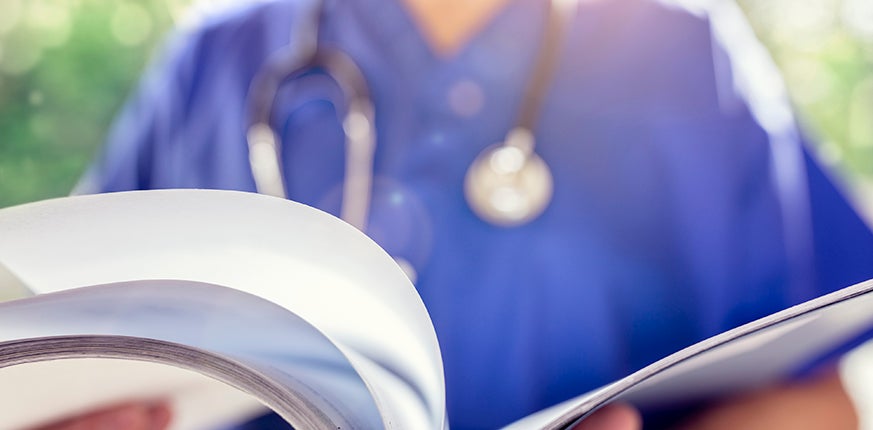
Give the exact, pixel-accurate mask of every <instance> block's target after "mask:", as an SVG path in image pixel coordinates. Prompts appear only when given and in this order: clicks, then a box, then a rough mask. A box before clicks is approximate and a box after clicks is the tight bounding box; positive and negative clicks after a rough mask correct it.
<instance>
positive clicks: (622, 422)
mask: <svg viewBox="0 0 873 430" xmlns="http://www.w3.org/2000/svg"><path fill="white" fill-rule="evenodd" d="M642 428H643V424H642V418H640V413H639V412H637V410H636V409H634V408H632V407H630V406H628V405H625V404H621V403H615V404H611V405H608V406H604V407H603V408H602V409H599V410H598V411H597V412H595V413H593V414H591V416H589V417H588V418H585V420H583V421H582V422H581V423H579V424H577V425H576V427H573V430H640V429H642Z"/></svg>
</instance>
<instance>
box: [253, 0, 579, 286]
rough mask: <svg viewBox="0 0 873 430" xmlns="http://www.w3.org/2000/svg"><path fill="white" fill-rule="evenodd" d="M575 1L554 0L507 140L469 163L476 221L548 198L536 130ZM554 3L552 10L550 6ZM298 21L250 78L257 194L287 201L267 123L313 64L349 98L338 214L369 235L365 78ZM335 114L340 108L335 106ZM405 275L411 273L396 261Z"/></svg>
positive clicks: (533, 208) (495, 220)
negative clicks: (292, 36)
mask: <svg viewBox="0 0 873 430" xmlns="http://www.w3.org/2000/svg"><path fill="white" fill-rule="evenodd" d="M568 1H569V2H572V0H552V3H555V4H554V5H552V4H550V5H549V6H550V9H549V15H548V22H547V23H546V30H547V31H545V32H544V35H543V37H544V39H543V42H542V43H541V48H542V49H541V50H540V53H539V58H538V60H537V61H536V68H535V70H534V73H533V77H532V79H531V81H530V82H529V85H528V87H527V88H526V91H525V93H524V94H523V98H522V104H523V106H522V109H521V111H520V113H519V119H518V121H517V123H516V124H517V125H516V126H515V127H514V128H513V129H511V130H510V132H509V133H507V135H506V138H505V141H504V142H500V143H497V144H494V145H491V146H489V147H486V148H485V149H484V150H483V151H482V152H481V153H480V154H479V155H478V156H477V157H476V159H475V160H473V162H472V164H471V165H470V167H469V168H468V170H467V173H466V176H465V178H464V196H465V198H466V200H467V203H468V205H469V206H470V208H471V209H472V210H473V212H475V213H476V215H478V216H479V217H480V218H481V219H483V220H485V221H487V222H489V223H492V224H494V225H497V226H503V227H512V226H518V225H522V224H525V223H527V222H530V221H532V220H534V219H535V218H537V217H538V216H540V214H542V213H543V211H544V210H545V209H546V207H547V206H548V205H549V202H550V201H551V199H552V188H553V180H552V174H551V171H550V170H549V167H548V166H547V165H546V163H545V161H543V159H542V158H540V157H539V155H537V153H536V151H535V142H534V136H533V133H532V131H531V130H533V129H534V125H535V124H536V119H537V116H538V114H539V110H540V108H541V106H540V105H541V102H542V98H543V96H544V93H545V90H546V89H547V87H548V85H549V81H550V79H551V76H552V72H553V71H554V68H555V66H556V63H557V58H558V49H559V45H560V41H561V40H562V36H563V34H562V32H563V27H564V24H565V22H564V21H565V20H566V19H567V18H568V17H569V16H570V14H569V13H567V12H569V11H570V9H571V8H569V7H567V5H568V4H570V3H568ZM552 6H557V7H552ZM317 9H318V8H316V10H314V11H313V14H314V15H313V17H312V23H311V25H309V26H302V27H301V28H302V29H303V30H301V35H300V39H301V40H303V41H305V42H304V43H302V45H303V48H302V49H296V48H294V47H291V46H289V47H287V48H286V49H282V50H279V51H278V52H276V53H275V54H274V55H273V56H271V57H270V58H269V59H268V61H267V63H266V64H265V65H264V66H263V67H262V68H261V70H259V71H258V73H257V74H256V75H255V77H254V79H253V81H252V86H251V88H250V90H249V92H250V95H249V103H250V109H251V114H250V121H249V124H250V125H249V128H248V130H247V133H246V138H247V140H248V145H249V162H250V165H251V170H252V176H253V177H254V181H255V185H256V187H257V190H258V192H259V193H263V194H269V195H272V196H276V197H282V198H287V197H288V192H287V190H286V189H285V187H286V184H285V180H284V179H285V176H284V174H283V166H282V161H281V160H282V143H281V140H280V139H279V137H278V136H277V135H276V132H275V130H274V129H273V128H272V127H271V126H270V119H271V114H272V112H273V103H274V102H275V98H276V95H277V93H278V89H279V86H280V85H282V84H283V82H285V81H287V80H289V79H290V78H291V77H293V76H295V75H297V74H302V73H303V72H304V71H306V70H308V69H312V68H322V69H324V71H325V72H326V73H327V74H328V75H330V76H331V77H332V78H333V80H334V81H336V83H337V84H338V85H339V86H340V87H341V89H342V92H343V96H344V97H345V99H346V100H347V112H346V115H345V116H344V117H343V118H342V127H343V131H344V133H345V135H346V162H345V164H346V165H345V176H344V183H343V197H342V206H341V208H340V217H341V218H342V219H344V220H345V221H347V222H348V223H349V224H351V225H353V226H355V227H357V228H358V229H359V230H361V231H364V232H366V230H367V222H368V219H367V218H368V215H369V212H370V200H371V194H372V192H373V190H372V187H373V176H374V172H373V157H374V153H375V149H376V130H375V121H374V109H373V104H372V101H371V100H370V94H369V88H368V87H367V82H366V80H365V78H364V76H363V74H362V73H361V71H360V69H359V68H358V67H357V65H356V64H355V62H354V61H353V60H352V59H351V58H350V57H349V56H348V55H346V54H345V53H343V52H342V51H339V50H336V49H329V47H320V46H318V41H317V28H318V25H317V22H318V16H319V13H320V11H319V10H317ZM338 111H339V110H338ZM396 260H397V261H398V263H399V264H400V265H401V266H402V267H403V268H404V270H405V271H406V272H407V274H408V275H409V277H410V279H413V282H414V279H415V270H414V268H413V267H412V265H411V264H409V262H408V261H406V260H404V259H402V258H397V259H396Z"/></svg>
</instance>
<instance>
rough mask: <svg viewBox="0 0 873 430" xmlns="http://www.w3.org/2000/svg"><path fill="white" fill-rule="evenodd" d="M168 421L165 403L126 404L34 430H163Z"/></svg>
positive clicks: (167, 410) (168, 410)
mask: <svg viewBox="0 0 873 430" xmlns="http://www.w3.org/2000/svg"><path fill="white" fill-rule="evenodd" d="M170 419H171V412H170V407H169V405H167V404H166V403H128V404H123V405H118V406H114V407H111V408H108V409H103V410H100V411H96V412H91V413H89V414H87V415H82V416H78V417H75V418H71V419H67V420H64V421H61V422H57V423H53V424H49V425H47V426H44V427H40V428H38V429H35V430H164V429H166V428H167V427H169V425H170Z"/></svg>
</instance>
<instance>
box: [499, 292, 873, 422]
mask: <svg viewBox="0 0 873 430" xmlns="http://www.w3.org/2000/svg"><path fill="white" fill-rule="evenodd" d="M871 309H873V281H866V282H863V283H860V284H857V285H853V286H851V287H848V288H845V289H842V290H840V291H837V292H834V293H831V294H828V295H826V296H823V297H819V298H817V299H813V300H810V301H809V302H806V303H803V304H800V305H797V306H794V307H792V308H789V309H786V310H784V311H781V312H778V313H776V314H773V315H770V316H767V317H764V318H762V319H760V320H757V321H753V322H751V323H748V324H745V325H743V326H740V327H737V328H735V329H733V330H729V331H727V332H724V333H722V334H719V335H717V336H714V337H712V338H709V339H707V340H704V341H702V342H700V343H697V344H695V345H692V346H690V347H688V348H686V349H683V350H681V351H679V352H676V353H675V354H672V355H670V356H668V357H666V358H664V359H662V360H659V361H657V362H655V363H653V364H652V365H650V366H647V367H645V368H643V369H641V370H639V371H637V372H635V373H633V374H631V375H629V376H628V377H626V378H623V379H621V380H619V381H616V382H614V383H612V384H610V385H607V386H605V387H603V388H600V389H598V390H595V391H592V392H590V393H586V394H584V395H581V396H579V397H577V398H575V399H571V400H568V401H566V402H564V403H561V404H559V405H556V406H554V407H552V408H549V409H546V410H544V411H542V412H540V413H537V414H534V415H532V416H530V417H527V418H525V419H522V420H519V421H517V422H515V423H513V424H512V425H510V426H509V427H507V429H512V430H524V429H540V428H545V429H553V428H554V429H558V428H564V427H565V426H566V425H569V424H571V423H573V422H574V421H575V420H576V419H577V418H583V417H585V416H587V415H588V414H590V413H591V412H592V411H594V410H596V409H597V408H599V407H601V406H603V405H605V404H606V403H609V402H612V401H624V402H630V403H631V404H634V405H637V406H644V407H651V406H655V407H657V406H663V405H669V404H676V403H681V402H685V401H689V400H693V399H705V398H708V397H714V396H721V395H727V394H731V393H735V392H739V391H742V390H747V389H751V388H754V387H760V386H763V385H766V384H769V383H772V382H776V381H778V380H781V379H783V378H785V377H787V376H789V375H790V374H791V373H792V372H794V371H796V370H798V367H799V366H802V365H804V364H807V363H808V362H809V361H810V360H814V359H815V358H817V357H819V356H820V355H821V354H824V353H827V352H828V351H830V350H832V349H834V348H837V347H839V346H840V345H842V344H844V343H845V342H848V341H850V340H852V339H853V338H855V337H856V336H859V335H861V334H862V333H864V331H866V330H869V329H870V328H871V327H873V312H870V310H871Z"/></svg>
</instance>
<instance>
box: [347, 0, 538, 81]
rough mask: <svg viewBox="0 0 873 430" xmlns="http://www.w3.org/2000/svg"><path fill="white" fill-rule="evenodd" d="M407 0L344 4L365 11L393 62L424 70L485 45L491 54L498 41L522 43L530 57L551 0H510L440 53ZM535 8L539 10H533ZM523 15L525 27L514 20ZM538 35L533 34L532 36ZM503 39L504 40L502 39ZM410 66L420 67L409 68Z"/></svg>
mask: <svg viewBox="0 0 873 430" xmlns="http://www.w3.org/2000/svg"><path fill="white" fill-rule="evenodd" d="M401 1H402V0H366V1H365V0H346V2H343V3H342V4H344V5H346V4H347V5H349V6H350V7H352V8H353V9H354V12H355V14H356V15H358V16H359V17H360V21H361V22H362V27H364V30H366V31H367V32H370V33H372V34H373V35H374V36H375V37H376V39H377V42H378V43H380V44H381V46H382V47H383V48H384V50H385V51H387V52H388V53H389V57H390V58H386V60H387V61H390V62H391V63H393V64H392V66H393V67H397V68H399V69H401V70H407V71H420V70H421V68H428V69H434V68H447V67H448V68H453V67H455V66H457V65H459V64H462V63H467V62H469V61H470V60H471V59H472V58H474V57H477V56H481V54H483V52H482V51H488V52H485V53H484V54H487V55H486V56H488V57H490V56H493V55H495V54H505V53H502V52H498V53H495V52H493V50H494V48H495V45H502V44H503V45H513V46H514V48H511V47H510V46H506V48H507V50H510V49H517V50H519V51H522V52H523V55H518V56H516V57H527V56H528V55H527V51H530V50H531V47H532V46H533V45H534V44H537V43H539V37H540V36H541V34H540V33H541V32H542V25H543V24H542V23H541V22H540V21H544V20H543V19H541V18H543V14H544V13H545V11H546V6H547V2H548V1H549V0H508V1H507V3H506V4H505V5H504V6H502V7H501V8H500V9H498V10H497V11H496V12H494V13H493V14H492V15H491V16H490V17H488V18H487V19H486V20H485V21H484V22H483V24H482V25H480V26H479V28H478V29H477V30H476V31H475V32H473V33H471V35H470V36H469V37H468V38H467V40H466V41H465V42H464V43H463V44H462V45H461V46H460V47H459V48H457V49H455V50H453V52H451V53H450V54H448V55H445V54H441V53H438V52H436V51H435V50H434V47H433V46H432V44H431V43H430V41H428V40H427V39H426V37H425V35H424V32H423V29H421V28H419V26H418V23H417V22H416V20H415V18H414V17H413V15H412V14H411V12H410V11H409V10H408V9H407V8H406V7H405V6H404V5H402V4H400V2H401ZM531 13H534V14H536V15H535V16H531ZM519 15H522V16H524V17H525V18H526V19H525V21H528V22H529V23H528V22H526V23H525V25H524V26H521V27H522V28H519V26H517V25H512V24H514V22H515V21H518V20H519ZM531 38H533V39H534V40H530V39H531ZM501 41H502V42H503V43H501ZM410 68H413V69H417V70H409V69H410Z"/></svg>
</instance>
